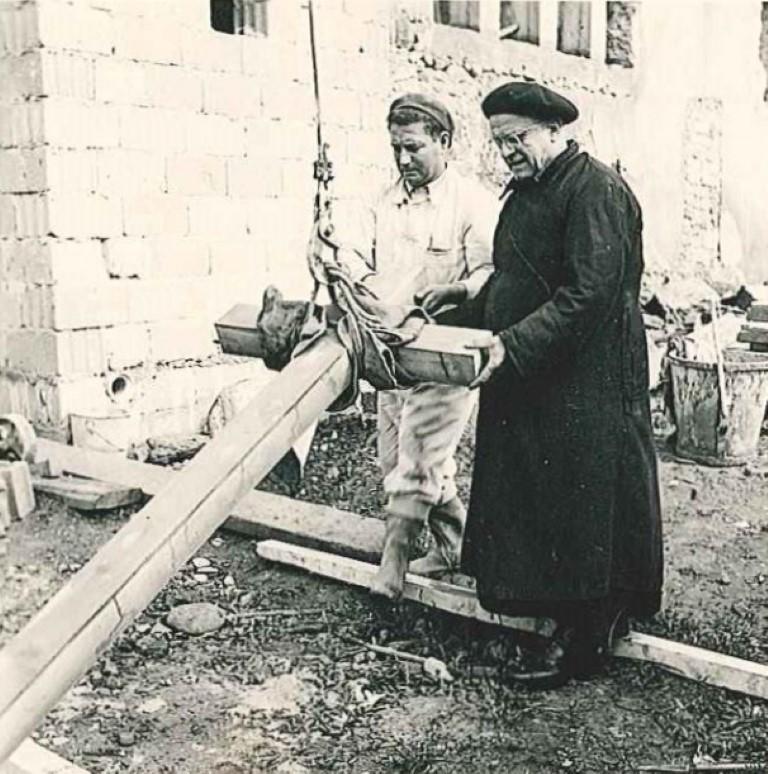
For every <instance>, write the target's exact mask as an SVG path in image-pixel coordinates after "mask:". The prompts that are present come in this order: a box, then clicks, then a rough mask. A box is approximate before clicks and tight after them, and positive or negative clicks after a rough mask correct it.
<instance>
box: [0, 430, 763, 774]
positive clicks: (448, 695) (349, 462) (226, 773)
mask: <svg viewBox="0 0 768 774" xmlns="http://www.w3.org/2000/svg"><path fill="white" fill-rule="evenodd" d="M766 440H768V439H766V438H763V444H762V447H761V455H760V456H759V458H757V459H756V460H755V461H754V463H752V464H750V465H748V466H746V467H733V468H712V467H703V466H699V465H696V464H691V463H686V462H685V461H681V460H679V459H677V458H675V457H674V456H673V455H672V454H670V453H669V451H668V450H667V449H666V446H664V445H663V444H661V443H660V448H659V454H660V459H661V479H662V485H663V501H664V518H665V547H666V588H665V609H664V612H663V613H662V614H660V615H659V616H658V618H657V619H656V620H655V621H653V622H651V623H646V624H643V625H641V626H639V627H638V628H640V629H641V630H643V631H647V632H651V633H654V634H658V635H660V636H663V637H667V638H671V639H675V640H679V641H682V642H687V643H690V644H695V645H699V646H702V647H707V648H712V649H715V650H720V651H722V652H726V653H730V654H732V655H736V656H740V657H743V658H748V659H751V660H754V661H759V662H763V663H768V443H766ZM375 447H376V442H375V422H374V421H373V419H372V418H371V417H370V416H366V415H340V416H335V417H331V418H329V419H328V420H326V421H324V422H323V423H321V425H320V427H319V430H318V434H317V437H316V438H315V441H314V444H313V449H312V452H311V455H310V459H309V462H308V466H307V470H306V475H305V479H304V482H303V484H302V488H301V490H300V491H299V492H297V493H295V494H296V496H297V497H300V498H301V499H305V500H310V501H314V502H318V503H325V504H330V505H334V506H336V507H339V508H343V509H347V510H350V511H354V512H357V513H361V514H364V515H375V516H381V515H382V508H381V506H382V499H383V498H382V492H381V486H380V481H379V475H378V471H377V468H376V459H375V454H376V448H375ZM471 458H472V441H471V432H468V433H467V435H466V438H465V440H464V443H463V444H462V447H461V451H460V474H459V476H460V485H461V487H460V488H461V492H462V494H463V496H464V497H465V498H466V495H467V489H468V483H469V476H470V464H471V462H470V461H471ZM263 486H264V487H265V488H272V489H273V490H277V491H282V490H281V489H280V485H279V484H278V483H277V482H267V483H265V484H264V485H263ZM129 515H130V513H129V512H127V511H122V512H114V511H113V512H105V513H97V514H90V515H85V514H83V513H79V512H77V511H73V510H70V509H68V508H67V507H66V506H64V505H62V504H61V503H60V502H59V501H57V500H53V499H49V498H47V497H43V496H41V497H39V498H38V507H37V509H36V511H35V513H34V514H33V515H32V516H30V517H29V518H28V519H27V520H26V521H25V522H23V523H20V524H16V525H14V527H13V528H12V530H11V533H10V535H11V542H10V547H9V553H8V555H7V556H6V557H4V558H3V559H0V589H2V591H1V592H0V627H1V629H0V645H2V644H4V643H5V642H7V641H8V640H9V639H10V638H11V637H12V636H13V634H14V633H15V632H16V631H18V630H19V629H20V628H21V627H22V626H23V625H24V624H25V622H26V621H27V620H28V619H29V618H30V617H31V616H32V615H33V614H34V612H35V611H36V610H38V609H39V608H40V607H41V606H42V605H43V604H44V603H45V602H46V600H48V599H49V598H50V597H51V596H52V595H53V594H54V593H55V592H56V590H57V589H59V588H60V587H61V586H62V584H64V583H65V582H66V580H67V578H68V577H69V575H71V574H72V573H73V572H75V571H76V570H77V569H78V568H79V567H80V566H82V565H83V564H84V563H85V562H87V561H88V559H89V558H90V557H91V556H92V555H93V553H94V552H95V551H96V550H97V548H98V547H99V546H100V545H102V544H103V543H104V542H105V541H106V540H107V539H108V538H109V537H110V535H111V534H113V533H114V532H115V531H117V530H118V529H119V528H120V527H121V526H122V525H123V524H124V523H125V521H126V519H127V518H128V517H129ZM198 557H202V558H204V559H208V560H210V565H209V567H210V568H212V569H208V570H207V572H208V573H209V574H208V575H204V574H201V573H199V572H197V570H196V568H195V567H194V566H193V565H191V564H190V565H188V566H187V567H185V568H184V569H183V570H182V571H180V572H179V573H178V574H177V575H176V577H175V578H174V579H173V581H172V582H171V583H170V584H169V585H168V586H167V587H166V588H165V589H164V590H163V592H162V593H161V594H160V595H159V596H158V597H157V598H156V599H155V600H154V601H153V603H152V604H151V606H150V607H149V608H148V609H147V610H146V611H145V612H144V614H143V615H141V616H140V618H139V619H138V620H137V621H136V623H135V624H134V625H133V626H131V627H130V629H129V630H127V631H126V632H125V633H124V634H123V635H121V637H120V638H119V640H118V641H117V642H116V643H115V644H114V645H113V646H112V647H111V648H110V649H109V650H108V651H107V652H106V653H105V654H103V656H102V657H101V658H100V659H99V661H98V663H97V664H96V665H95V666H94V667H93V668H92V669H91V670H90V671H89V672H88V673H87V675H86V676H85V678H84V679H83V680H82V681H81V683H80V684H79V685H78V686H76V687H75V688H74V689H72V690H71V691H70V692H69V693H68V694H67V695H66V696H65V697H64V699H63V700H62V701H61V702H60V703H59V704H58V705H57V707H56V708H55V709H54V710H53V711H52V712H51V713H50V714H49V715H48V717H47V718H46V720H45V722H44V723H43V724H42V725H41V726H40V727H39V729H38V732H37V733H36V735H35V738H36V740H37V741H38V742H39V743H40V744H42V745H44V746H45V747H48V748H49V749H51V750H53V751H55V752H56V753H57V754H59V755H60V756H62V757H64V758H66V759H69V760H71V761H74V762H76V763H78V764H79V765H80V766H82V767H84V768H85V769H87V770H89V771H91V772H94V773H95V772H101V773H102V774H107V773H108V772H109V773H112V772H133V773H135V774H139V773H140V774H160V773H161V772H163V773H173V774H246V773H247V774H256V773H257V772H282V773H283V774H299V773H300V772H316V771H318V772H321V771H333V772H354V774H363V773H364V772H371V774H373V772H403V773H407V774H426V773H427V772H436V773H437V772H439V773H441V774H442V772H446V773H448V772H453V773H455V774H459V773H461V774H463V773H465V772H478V774H479V773H480V772H491V771H495V772H514V773H515V774H518V773H519V774H525V773H526V772H529V773H530V774H545V773H549V772H601V773H606V774H608V773H611V774H613V773H615V772H631V771H635V770H636V769H637V767H638V766H640V765H650V764H665V765H670V764H677V765H686V764H689V763H690V762H691V760H692V759H693V758H694V757H695V756H698V758H697V759H698V760H703V759H705V757H706V756H709V757H711V758H713V759H715V760H719V761H738V762H759V761H766V760H768V703H766V702H763V701H759V700H756V699H751V698H749V697H746V696H742V695H738V694H733V693H728V692H727V691H724V690H722V689H719V688H715V687H710V686H706V685H701V684H698V683H695V682H692V681H690V680H686V679H683V678H680V677H676V676H674V675H672V674H670V673H667V672H665V671H663V670H661V669H659V668H656V667H653V666H649V665H644V664H639V663H632V662H629V661H625V660H616V661H614V662H613V663H612V664H611V665H610V667H609V670H608V672H607V674H605V675H604V676H601V677H599V678H596V679H593V680H591V681H587V682H571V683H570V684H569V685H567V686H566V687H564V688H562V689H560V690H556V691H547V692H541V693H529V692H525V691H523V690H520V689H515V688H510V687H508V686H506V685H504V684H503V682H502V681H500V680H499V678H498V668H499V666H500V665H501V664H503V663H504V660H505V658H506V657H507V656H506V654H507V653H508V652H509V650H510V649H511V648H513V647H514V641H513V638H512V637H511V636H510V635H508V634H505V633H504V632H502V631H500V630H498V629H495V628H493V627H489V626H480V625H477V624H472V623H470V622H467V621H464V620H459V619H456V618H452V617H450V616H448V615H446V614H441V613H439V612H436V611H430V610H427V609H425V608H423V607H420V606H418V605H416V604H412V603H408V604H404V605H401V606H392V605H387V604H382V603H377V602H375V601H374V600H373V599H372V598H371V597H370V596H369V595H368V594H367V593H366V592H365V591H364V590H362V589H355V588H350V587H347V586H344V585H342V584H340V583H336V582H332V581H328V580H324V579H322V578H318V577H312V576H308V575H306V574H304V573H302V572H300V571H297V570H293V569H288V568H284V567H280V566H277V565H274V564H270V563H268V562H266V561H265V560H263V559H260V558H259V557H258V556H257V555H256V551H255V543H254V542H253V541H252V540H248V539H246V538H243V537H240V536H238V535H235V534H232V533H229V532H224V531H219V532H218V533H217V534H216V535H215V536H213V537H212V538H211V540H209V541H208V542H207V543H206V544H205V546H204V547H203V548H202V549H201V550H200V552H199V553H198ZM197 601H206V602H211V603H214V604H216V605H217V606H219V607H220V608H221V609H222V610H223V611H224V612H225V614H226V623H225V624H224V626H223V627H222V628H220V629H219V630H218V631H216V632H214V633H212V634H208V635H203V636H200V637H194V636H189V635H186V634H182V633H179V632H176V631H174V630H172V629H171V628H169V627H168V626H167V625H166V616H167V614H168V612H169V610H170V609H171V608H172V607H174V606H176V605H179V604H181V603H183V602H197ZM360 641H366V642H376V643H379V644H383V645H389V646H392V647H395V648H398V649H400V650H405V651H410V652H412V653H416V654H420V655H423V656H433V657H435V658H438V659H441V660H442V661H444V662H445V664H446V665H447V667H448V669H449V670H450V671H451V673H452V674H453V676H454V678H455V679H454V681H453V682H451V683H445V682H444V683H440V682H435V681H434V680H433V679H432V678H430V677H429V676H428V675H427V674H425V673H424V671H423V670H422V668H421V666H420V665H419V664H418V663H408V662H404V661H399V660H395V659H393V658H391V657H389V656H381V655H376V654H374V653H372V652H370V651H368V650H366V649H365V648H364V647H363V646H362V645H361V644H360ZM766 771H768V769H766Z"/></svg>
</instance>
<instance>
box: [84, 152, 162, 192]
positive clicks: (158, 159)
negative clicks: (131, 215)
mask: <svg viewBox="0 0 768 774" xmlns="http://www.w3.org/2000/svg"><path fill="white" fill-rule="evenodd" d="M96 177H97V186H98V190H99V191H100V192H101V193H103V194H107V195H109V196H113V195H117V196H142V195H156V194H161V193H164V192H165V190H166V184H165V159H164V157H163V156H162V155H161V154H160V153H159V152H153V151H142V150H129V149H126V148H110V149H109V150H103V151H98V152H97V153H96Z"/></svg>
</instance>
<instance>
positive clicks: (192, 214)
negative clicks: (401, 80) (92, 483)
mask: <svg viewBox="0 0 768 774" xmlns="http://www.w3.org/2000/svg"><path fill="white" fill-rule="evenodd" d="M318 5H319V6H321V7H320V8H318V10H317V12H316V17H317V18H316V27H317V36H318V58H319V66H320V68H321V77H322V82H323V101H324V105H323V108H324V114H325V116H324V117H325V125H326V139H327V141H328V142H329V143H330V146H331V153H332V155H333V159H334V161H335V163H336V168H337V170H338V173H339V176H338V180H337V191H338V193H339V195H340V197H342V198H347V199H348V198H350V197H354V196H356V194H357V192H359V190H360V189H361V187H362V186H366V185H370V184H372V183H373V182H374V181H375V180H377V179H378V180H381V178H382V176H383V175H384V174H385V168H386V164H387V156H386V155H385V154H384V153H383V152H382V150H386V144H385V143H386V138H385V136H384V132H383V126H382V121H383V118H382V115H383V109H384V108H383V107H382V105H381V104H380V103H381V95H380V84H382V83H384V82H386V81H387V78H386V76H385V75H384V72H385V70H386V66H387V65H386V53H387V43H388V17H387V15H386V14H384V15H382V13H381V9H380V8H379V7H378V6H377V5H376V4H368V3H362V4H352V3H350V2H346V3H345V2H342V1H341V0H323V2H322V3H320V4H318ZM0 8H2V16H0V30H2V48H0V110H1V111H2V114H1V115H0V132H1V134H0V186H1V188H0V192H1V193H0V250H2V252H1V253H0V255H2V265H1V267H0V282H1V283H2V285H1V288H0V292H1V293H2V296H1V298H2V300H3V303H2V304H1V305H0V308H2V312H0V315H1V316H0V336H1V337H2V342H3V344H4V346H3V348H2V351H3V353H4V361H3V362H2V364H1V365H2V369H1V370H2V374H1V375H0V410H20V411H22V412H23V413H25V414H27V415H28V416H31V417H32V418H33V419H34V420H35V421H36V422H37V423H38V424H39V425H47V426H50V427H54V428H59V429H62V428H63V427H64V426H65V421H66V418H67V416H68V415H69V414H72V413H74V414H78V413H80V414H88V415H112V414H122V413H130V414H132V415H133V416H136V417H138V418H139V420H140V421H139V424H138V425H137V426H136V428H135V432H136V434H137V435H141V434H147V433H149V432H162V431H166V430H181V429H184V430H193V429H196V428H197V427H198V426H199V424H200V421H201V418H202V417H204V415H205V412H206V411H207V409H208V407H209V406H210V403H211V401H212V400H213V399H214V398H215V396H216V393H217V392H218V390H219V389H220V387H221V386H222V385H223V384H225V383H228V382H232V381H235V380H237V379H239V378H243V377H245V376H250V375H254V374H259V373H260V365H259V364H257V363H254V362H245V363H243V362H235V361H233V359H231V358H229V359H228V358H222V357H221V356H220V355H219V354H218V353H217V351H216V346H215V344H214V341H213V340H214V335H215V332H214V329H213V326H212V323H213V321H214V320H215V319H216V318H217V317H218V316H220V315H221V314H222V313H223V312H225V311H226V310H227V309H228V308H229V307H230V306H231V305H232V304H233V303H235V302H238V301H252V302H256V303H258V302H259V300H260V298H261V294H262V293H263V290H264V288H265V286H266V285H267V284H268V283H270V282H271V283H274V284H276V285H278V286H279V287H280V288H281V289H282V290H283V291H284V292H285V293H286V295H288V296H299V297H303V296H306V295H307V294H308V292H309V278H308V275H307V272H306V269H305V246H306V242H307V238H308V235H309V229H310V225H311V217H312V211H311V207H312V196H313V191H314V182H313V180H312V161H313V159H314V156H315V153H316V148H315V124H314V110H315V108H314V97H313V89H312V71H311V59H310V52H309V45H308V40H309V35H308V17H307V11H306V8H303V7H302V4H301V3H300V2H299V0H281V2H271V3H269V4H268V34H267V36H266V37H257V36H249V35H229V34H223V33H219V32H215V31H214V30H212V29H211V25H210V4H209V2H208V0H156V1H154V2H147V1H146V0H145V1H142V0H72V1H67V0H37V2H35V1H34V0H28V1H24V0H20V1H19V2H5V3H3V4H2V5H0ZM340 31H342V32H343V34H340ZM383 75H384V77H382V76H383ZM374 124H375V127H376V129H377V130H378V131H373V132H372V131H371V130H372V128H373V126H374ZM182 366H183V367H182ZM117 377H121V378H123V379H127V382H126V381H118V382H115V379H116V378H117ZM126 383H127V384H128V385H129V387H130V390H117V394H115V390H114V389H113V387H118V386H123V385H125V384H126Z"/></svg>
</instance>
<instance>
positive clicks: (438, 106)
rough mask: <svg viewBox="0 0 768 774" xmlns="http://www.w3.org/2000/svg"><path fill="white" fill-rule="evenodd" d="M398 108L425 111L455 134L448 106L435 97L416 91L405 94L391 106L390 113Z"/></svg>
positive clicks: (447, 130) (446, 129)
mask: <svg viewBox="0 0 768 774" xmlns="http://www.w3.org/2000/svg"><path fill="white" fill-rule="evenodd" d="M398 110H416V111H418V112H419V113H424V115H426V116H429V117H430V118H432V119H434V120H435V121H437V123H438V124H439V125H440V126H441V127H442V128H443V129H445V131H446V132H450V133H451V134H453V129H454V125H453V118H452V117H451V114H450V112H449V110H448V108H447V107H446V106H445V105H443V103H442V102H440V101H439V100H436V99H435V98H434V97H428V96H427V95H426V94H416V93H413V94H403V95H402V96H401V97H398V98H397V99H396V100H395V101H394V102H393V103H392V104H391V105H390V106H389V115H390V116H391V115H392V114H393V113H396V112H397V111H398Z"/></svg>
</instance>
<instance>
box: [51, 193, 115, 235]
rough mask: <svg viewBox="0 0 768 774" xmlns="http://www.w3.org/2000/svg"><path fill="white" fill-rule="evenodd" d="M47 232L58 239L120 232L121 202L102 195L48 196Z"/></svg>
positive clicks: (55, 194)
mask: <svg viewBox="0 0 768 774" xmlns="http://www.w3.org/2000/svg"><path fill="white" fill-rule="evenodd" d="M48 207H49V211H50V223H49V228H48V232H49V233H51V234H53V235H55V236H58V237H71V238H83V237H101V238H105V237H111V236H116V235H119V234H121V233H122V231H123V220H122V207H121V201H120V200H119V199H118V198H116V197H112V198H110V197H107V196H102V195H101V194H67V193H63V194H60V193H58V192H56V193H52V194H51V195H50V196H49V197H48Z"/></svg>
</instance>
